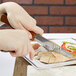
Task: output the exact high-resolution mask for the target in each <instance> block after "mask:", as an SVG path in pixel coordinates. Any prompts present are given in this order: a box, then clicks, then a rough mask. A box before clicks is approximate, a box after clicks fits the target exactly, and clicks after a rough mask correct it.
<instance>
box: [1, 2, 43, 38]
mask: <svg viewBox="0 0 76 76" xmlns="http://www.w3.org/2000/svg"><path fill="white" fill-rule="evenodd" d="M3 13H7V18H8V21H9V23H10V25H11V26H12V27H13V28H16V29H24V30H25V29H27V30H28V31H33V32H35V33H37V34H40V35H42V34H43V30H42V29H41V28H39V27H38V26H36V20H35V19H34V18H32V17H31V16H30V15H29V14H28V13H27V12H26V11H25V10H24V9H23V8H22V7H21V6H20V5H18V4H17V3H14V2H6V3H2V4H1V5H0V14H3ZM28 31H27V32H28ZM28 33H29V35H30V37H31V34H30V32H28Z"/></svg>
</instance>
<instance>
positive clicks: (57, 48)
mask: <svg viewBox="0 0 76 76" xmlns="http://www.w3.org/2000/svg"><path fill="white" fill-rule="evenodd" d="M1 21H2V22H4V23H6V24H8V25H9V26H10V24H9V22H8V19H7V14H4V15H3V16H2V17H1ZM10 27H11V26H10ZM11 28H13V27H11ZM31 34H32V36H33V39H32V40H35V41H38V42H39V43H41V45H43V47H44V48H45V49H47V50H52V51H56V52H58V53H61V54H63V55H64V56H67V57H72V56H73V55H72V54H71V53H70V52H68V51H66V50H64V49H63V48H62V47H60V46H58V45H57V44H55V43H54V42H52V41H49V40H47V39H45V38H44V37H42V36H40V35H39V34H35V33H33V32H31ZM2 51H3V50H2ZM8 52H9V51H8ZM13 52H14V51H13Z"/></svg>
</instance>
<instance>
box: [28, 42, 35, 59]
mask: <svg viewBox="0 0 76 76" xmlns="http://www.w3.org/2000/svg"><path fill="white" fill-rule="evenodd" d="M28 51H29V56H30V59H31V60H32V59H33V57H34V49H33V47H32V45H31V44H30V41H28Z"/></svg>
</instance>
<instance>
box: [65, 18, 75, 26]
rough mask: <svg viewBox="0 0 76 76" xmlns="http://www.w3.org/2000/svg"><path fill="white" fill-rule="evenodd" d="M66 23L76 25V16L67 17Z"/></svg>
mask: <svg viewBox="0 0 76 76" xmlns="http://www.w3.org/2000/svg"><path fill="white" fill-rule="evenodd" d="M65 23H66V25H75V26H76V17H66V18H65Z"/></svg>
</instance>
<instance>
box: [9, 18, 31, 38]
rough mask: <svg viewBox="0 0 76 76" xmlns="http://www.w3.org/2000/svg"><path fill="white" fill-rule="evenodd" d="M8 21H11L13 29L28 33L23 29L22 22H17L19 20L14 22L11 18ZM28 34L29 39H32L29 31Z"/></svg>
mask: <svg viewBox="0 0 76 76" xmlns="http://www.w3.org/2000/svg"><path fill="white" fill-rule="evenodd" d="M8 19H9V22H10V25H11V26H12V27H13V28H15V29H22V30H25V31H27V30H26V29H25V28H24V27H23V25H22V23H21V22H19V21H17V20H14V19H13V20H12V19H11V18H8ZM27 33H28V36H29V39H32V35H31V33H30V32H29V31H27Z"/></svg>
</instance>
